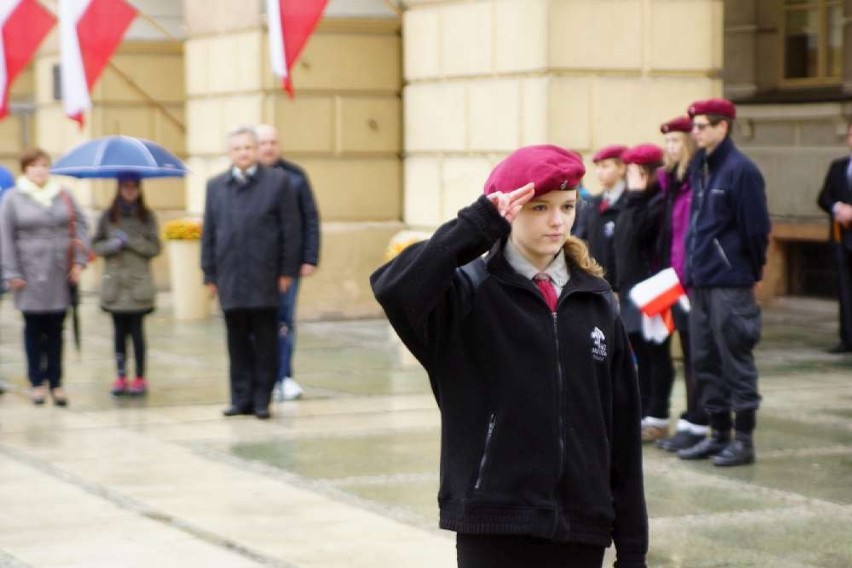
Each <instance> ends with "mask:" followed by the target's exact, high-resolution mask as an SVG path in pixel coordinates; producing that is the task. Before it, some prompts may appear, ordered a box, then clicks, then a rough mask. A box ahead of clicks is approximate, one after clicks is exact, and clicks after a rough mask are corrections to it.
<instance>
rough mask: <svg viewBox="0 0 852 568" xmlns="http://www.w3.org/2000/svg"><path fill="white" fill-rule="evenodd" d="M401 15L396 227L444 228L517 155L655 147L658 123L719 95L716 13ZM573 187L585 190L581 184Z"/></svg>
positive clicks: (600, 2) (514, 5) (712, 9)
mask: <svg viewBox="0 0 852 568" xmlns="http://www.w3.org/2000/svg"><path fill="white" fill-rule="evenodd" d="M405 4H406V6H407V10H406V12H405V14H404V25H403V31H404V34H403V36H404V41H405V46H404V53H405V80H406V86H405V91H404V101H405V209H404V211H405V214H404V219H405V222H406V223H408V224H409V225H410V226H413V227H416V228H426V229H428V228H434V227H435V226H436V225H438V224H439V223H441V222H442V221H445V220H447V219H449V218H451V217H452V216H453V215H455V213H456V211H457V209H458V208H459V207H461V206H463V205H466V204H468V203H470V202H471V201H472V200H473V199H475V198H476V196H477V195H479V193H480V192H481V188H482V184H483V182H484V181H485V178H486V176H487V175H488V172H489V171H490V169H491V168H492V167H493V166H494V164H496V163H497V161H499V160H500V159H502V158H503V157H504V156H505V155H506V154H507V153H509V152H510V151H512V150H514V149H515V148H517V147H519V146H523V145H527V144H539V143H554V144H559V145H562V146H566V147H569V148H573V149H575V150H577V151H579V152H581V153H582V154H583V155H584V156H586V157H588V156H589V155H590V154H591V153H593V152H594V150H595V149H596V148H599V147H600V146H603V145H605V144H611V143H616V142H620V143H625V144H635V143H639V142H645V141H650V142H657V143H661V137H660V134H659V130H658V128H659V124H660V123H661V122H663V121H665V120H667V119H669V118H671V117H674V116H676V115H678V114H682V113H684V112H685V111H686V108H687V105H688V104H689V103H690V102H691V101H693V100H695V99H698V98H704V97H710V96H718V95H720V94H721V81H720V69H721V66H722V38H723V36H722V33H723V27H722V12H723V10H722V2H721V0H464V1H462V0H457V1H447V0H440V1H437V0H408V1H407V2H406V3H405ZM586 163H587V167H589V168H591V163H590V161H588V160H587V162H586ZM585 184H586V186H587V187H590V188H591V189H597V187H598V184H597V180H596V179H595V178H594V175H593V174H588V175H586V178H585Z"/></svg>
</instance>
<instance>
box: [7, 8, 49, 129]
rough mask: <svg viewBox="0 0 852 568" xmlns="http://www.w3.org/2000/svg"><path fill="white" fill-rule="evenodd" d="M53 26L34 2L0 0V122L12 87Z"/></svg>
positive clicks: (47, 14)
mask: <svg viewBox="0 0 852 568" xmlns="http://www.w3.org/2000/svg"><path fill="white" fill-rule="evenodd" d="M54 24H56V18H55V17H54V16H53V14H51V13H50V12H49V11H48V10H47V9H46V8H45V7H44V6H42V5H41V4H39V3H38V1H37V0H0V97H2V98H0V120H2V119H3V118H4V117H5V116H6V115H8V114H9V91H10V90H11V89H12V83H14V82H15V79H16V78H17V77H18V75H20V73H21V71H23V70H24V68H25V67H26V66H27V64H28V63H29V62H30V59H32V57H33V55H35V52H36V51H37V50H38V46H39V45H41V42H42V40H43V39H44V38H45V36H46V35H47V33H48V32H49V31H50V29H51V28H52V27H53V26H54Z"/></svg>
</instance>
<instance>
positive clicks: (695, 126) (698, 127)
mask: <svg viewBox="0 0 852 568" xmlns="http://www.w3.org/2000/svg"><path fill="white" fill-rule="evenodd" d="M708 126H716V125H715V124H713V123H712V122H693V123H692V129H693V130H697V131H699V132H704V129H706V128H707V127H708Z"/></svg>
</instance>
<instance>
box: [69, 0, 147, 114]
mask: <svg viewBox="0 0 852 568" xmlns="http://www.w3.org/2000/svg"><path fill="white" fill-rule="evenodd" d="M136 14H137V11H136V8H134V7H133V6H131V5H130V4H128V3H127V2H126V1H125V0H59V32H60V39H61V61H62V73H61V75H62V101H63V103H64V106H65V114H66V115H67V116H68V117H69V118H71V119H72V120H76V121H77V122H78V123H79V124H80V127H82V126H83V113H84V112H85V111H86V110H88V109H89V108H91V106H92V101H91V99H90V98H89V93H90V92H91V91H92V87H93V86H94V84H95V83H96V82H97V80H98V79H99V78H100V76H101V73H103V70H104V67H106V65H107V63H108V62H109V60H110V58H111V57H112V54H113V53H114V52H115V50H116V48H117V47H118V44H119V43H121V39H122V38H123V37H124V34H125V32H126V31H127V28H129V27H130V23H131V22H132V21H133V19H134V18H135V17H136Z"/></svg>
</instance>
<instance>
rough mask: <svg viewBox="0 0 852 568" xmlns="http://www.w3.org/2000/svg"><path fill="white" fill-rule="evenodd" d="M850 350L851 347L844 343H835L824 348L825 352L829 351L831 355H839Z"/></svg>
mask: <svg viewBox="0 0 852 568" xmlns="http://www.w3.org/2000/svg"><path fill="white" fill-rule="evenodd" d="M850 351H852V349H850V348H849V347H848V346H847V345H845V344H843V343H838V344H837V345H835V346H834V347H832V348H831V349H826V350H825V352H826V353H831V354H832V355H839V354H841V353H849V352H850Z"/></svg>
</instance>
